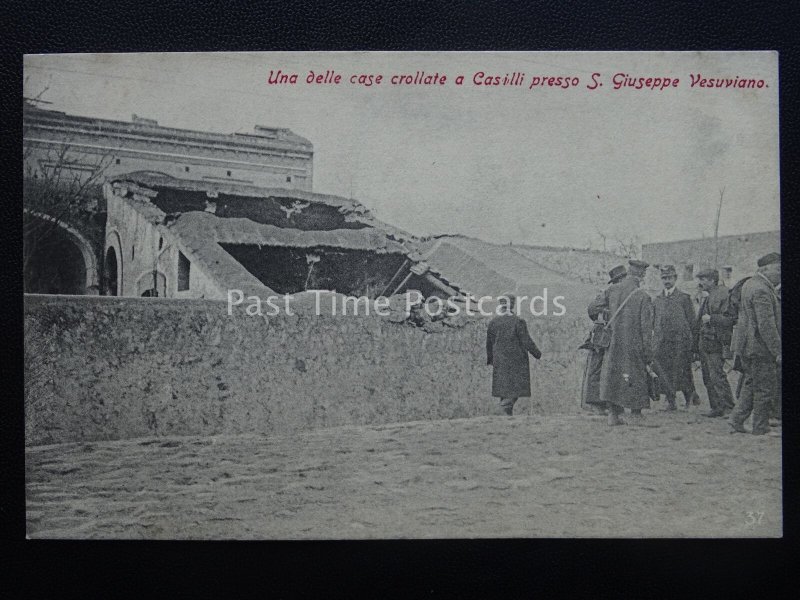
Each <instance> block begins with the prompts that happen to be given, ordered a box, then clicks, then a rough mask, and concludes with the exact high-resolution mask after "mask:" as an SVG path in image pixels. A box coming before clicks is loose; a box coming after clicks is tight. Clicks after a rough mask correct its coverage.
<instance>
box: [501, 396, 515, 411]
mask: <svg viewBox="0 0 800 600" xmlns="http://www.w3.org/2000/svg"><path fill="white" fill-rule="evenodd" d="M516 401H517V399H516V398H500V407H501V408H502V409H503V410H504V411H505V413H506V414H507V415H512V414H514V403H515V402H516Z"/></svg>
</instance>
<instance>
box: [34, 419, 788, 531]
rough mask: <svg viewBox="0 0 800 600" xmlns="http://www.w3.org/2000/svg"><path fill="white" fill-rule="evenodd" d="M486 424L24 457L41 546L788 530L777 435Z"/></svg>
mask: <svg viewBox="0 0 800 600" xmlns="http://www.w3.org/2000/svg"><path fill="white" fill-rule="evenodd" d="M650 419H651V420H652V421H654V422H657V423H659V424H660V425H661V426H660V427H658V428H635V427H630V426H625V427H614V428H609V427H608V426H607V425H606V424H605V422H604V420H603V418H601V417H590V416H547V417H544V416H542V417H529V416H515V417H511V418H508V417H480V418H474V419H458V420H452V421H430V422H413V423H401V424H394V425H384V426H374V427H341V428H334V429H326V430H319V431H315V432H310V433H304V434H298V435H294V436H274V437H270V438H266V437H261V436H255V435H241V436H227V437H216V438H200V437H173V438H165V437H161V438H148V439H135V440H125V441H115V442H95V443H81V444H63V445H56V446H39V447H32V448H28V449H27V451H26V480H27V482H26V493H27V511H28V512H27V516H28V535H29V537H32V538H38V537H55V538H181V539H187V538H197V539H304V538H314V539H320V538H385V537H403V538H409V537H411V538H443V537H457V538H460V537H542V536H546V537H562V536H586V537H597V536H600V537H607V536H613V537H618V536H670V537H671V536H679V537H687V536H689V537H709V536H758V537H772V536H779V535H781V531H782V518H781V455H780V450H781V443H780V438H775V437H767V436H751V435H741V434H739V435H731V434H729V433H728V426H727V424H726V423H725V421H724V420H721V419H705V418H703V417H700V416H697V413H695V412H693V411H692V412H683V411H682V412H678V413H676V414H666V413H657V412H654V413H651V415H650Z"/></svg>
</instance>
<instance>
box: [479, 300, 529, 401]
mask: <svg viewBox="0 0 800 600" xmlns="http://www.w3.org/2000/svg"><path fill="white" fill-rule="evenodd" d="M529 352H530V353H531V354H532V355H533V357H534V358H537V359H538V358H541V356H542V353H541V352H540V351H539V348H537V347H536V344H535V343H534V341H533V340H532V339H531V336H530V335H529V334H528V326H527V325H526V324H525V321H523V320H522V319H521V318H519V317H517V316H516V315H512V314H506V315H501V316H499V317H495V318H494V319H492V320H491V321H490V322H489V327H488V329H487V331H486V363H487V364H489V365H492V367H493V369H492V396H495V397H498V398H521V397H525V396H530V395H531V375H530V366H529V364H528V353H529Z"/></svg>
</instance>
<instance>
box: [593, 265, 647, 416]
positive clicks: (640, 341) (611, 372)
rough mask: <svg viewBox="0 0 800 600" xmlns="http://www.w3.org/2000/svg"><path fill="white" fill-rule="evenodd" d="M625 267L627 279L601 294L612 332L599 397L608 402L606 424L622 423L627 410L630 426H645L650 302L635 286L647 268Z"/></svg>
mask: <svg viewBox="0 0 800 600" xmlns="http://www.w3.org/2000/svg"><path fill="white" fill-rule="evenodd" d="M628 264H629V268H628V276H627V277H626V278H625V279H623V280H622V281H620V282H619V283H617V284H614V285H612V286H611V287H609V288H608V290H606V293H605V302H606V304H607V306H608V311H609V313H610V314H611V317H610V318H609V321H610V323H611V331H612V333H611V345H610V346H609V347H608V349H607V350H606V352H605V356H604V357H603V369H602V371H601V373H600V398H601V399H602V400H603V402H607V403H608V406H609V414H608V424H609V425H622V424H624V423H625V421H623V420H622V418H621V415H622V414H623V412H624V409H626V408H628V409H630V411H631V418H630V420H629V422H630V424H631V425H644V426H647V425H649V423H648V422H646V421H645V420H644V418H643V417H642V409H643V408H649V407H650V394H651V392H650V385H651V382H650V381H649V378H650V373H651V371H650V363H652V359H653V302H652V301H651V300H650V296H648V295H647V293H646V292H645V291H644V290H641V289H639V286H640V284H641V281H642V279H643V278H644V274H645V270H646V269H647V267H648V266H649V265H648V264H647V263H646V262H642V261H640V260H631V261H629V263H628Z"/></svg>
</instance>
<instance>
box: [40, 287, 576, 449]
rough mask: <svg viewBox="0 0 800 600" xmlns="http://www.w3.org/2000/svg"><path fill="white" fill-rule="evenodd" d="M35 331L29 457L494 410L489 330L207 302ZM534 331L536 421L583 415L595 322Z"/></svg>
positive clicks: (98, 300)
mask: <svg viewBox="0 0 800 600" xmlns="http://www.w3.org/2000/svg"><path fill="white" fill-rule="evenodd" d="M25 322H26V339H25V343H26V396H28V397H27V398H26V408H25V413H26V423H25V425H26V443H27V444H29V445H35V444H45V443H56V442H67V441H81V440H99V439H121V438H129V437H136V436H148V435H164V434H202V435H210V434H217V433H223V432H225V433H233V432H272V431H281V432H286V431H293V430H299V429H310V428H317V427H325V426H335V425H343V424H367V423H383V422H393V421H407V420H418V419H438V418H455V417H467V416H473V415H481V414H487V413H489V412H491V411H492V410H493V407H494V405H495V401H493V400H492V399H491V397H490V381H491V369H490V368H489V367H487V366H486V364H485V360H486V359H485V349H484V348H485V330H486V329H485V328H486V321H485V320H478V321H472V322H470V323H468V324H467V326H466V327H464V328H463V329H448V330H447V331H446V332H444V333H435V334H428V333H425V332H423V331H421V330H419V329H416V328H414V327H412V326H409V325H407V324H396V323H391V322H389V321H388V320H386V319H384V318H382V317H378V316H372V317H363V316H360V317H354V316H336V317H334V316H331V315H329V314H328V315H323V316H320V317H316V316H313V315H305V314H298V315H296V316H294V317H290V316H286V315H285V314H281V315H280V316H279V317H275V318H270V319H269V321H267V320H265V319H264V318H261V317H249V316H246V315H244V314H243V313H238V314H237V313H234V315H233V316H227V314H226V305H225V303H220V302H213V301H205V300H162V299H141V298H137V299H134V298H109V297H55V298H54V297H47V296H26V300H25ZM530 327H531V333H532V335H533V337H534V339H535V340H536V341H537V343H538V344H539V345H540V346H541V347H542V349H543V352H544V353H545V359H544V360H542V361H540V362H538V363H537V364H534V366H533V372H532V373H533V394H534V401H535V410H536V411H539V412H573V411H575V410H577V407H578V404H579V391H580V376H581V371H582V366H583V355H582V353H580V352H579V351H578V350H576V347H577V345H578V344H579V343H580V342H581V341H582V336H583V334H585V323H584V322H583V321H578V320H569V321H567V320H566V319H565V318H551V319H549V320H546V321H542V320H538V321H536V322H532V323H531V325H530ZM29 352H30V354H31V355H33V356H35V357H36V360H35V365H34V364H33V363H31V364H30V365H29V361H28V353H29ZM532 362H536V361H532ZM31 365H32V366H31ZM520 404H521V406H522V407H523V408H524V407H525V404H524V403H523V402H522V401H521V402H520Z"/></svg>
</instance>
